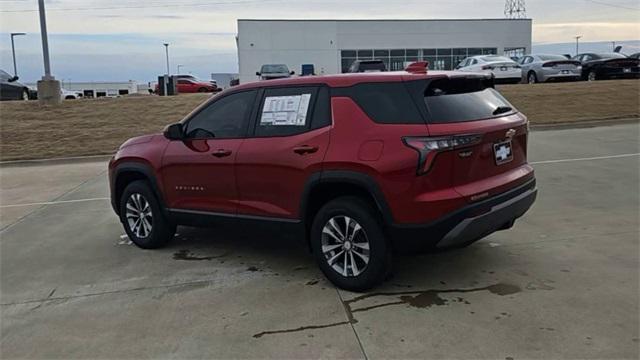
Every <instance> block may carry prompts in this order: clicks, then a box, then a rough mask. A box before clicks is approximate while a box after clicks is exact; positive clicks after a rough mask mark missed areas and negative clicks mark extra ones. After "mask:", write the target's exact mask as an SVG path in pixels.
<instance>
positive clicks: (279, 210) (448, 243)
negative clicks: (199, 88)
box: [109, 65, 537, 291]
mask: <svg viewBox="0 0 640 360" xmlns="http://www.w3.org/2000/svg"><path fill="white" fill-rule="evenodd" d="M527 138H528V122H527V119H526V117H525V116H524V115H522V114H521V113H519V112H518V111H517V110H515V109H514V108H513V106H512V105H511V104H509V102H508V101H507V100H505V99H504V98H503V97H502V96H501V95H500V94H499V93H498V92H497V91H496V90H495V89H494V88H493V79H492V78H490V77H487V75H484V74H473V73H462V72H436V71H433V72H432V71H428V72H427V70H426V67H425V66H424V65H422V66H412V67H410V68H408V69H407V71H401V72H380V73H360V74H343V75H331V76H317V77H315V76H313V77H299V78H289V79H282V80H273V81H268V82H255V83H248V84H244V85H240V86H236V87H233V88H231V89H228V90H225V91H223V92H222V93H221V94H219V95H217V96H215V97H213V98H211V99H210V100H208V101H206V102H205V103H203V104H202V105H201V106H199V107H198V108H197V109H195V110H194V111H193V112H192V113H191V114H189V115H188V116H187V117H186V118H184V119H183V120H182V121H181V122H179V123H176V124H172V125H169V126H167V128H165V131H164V134H158V135H148V136H142V137H137V138H133V139H130V140H128V141H127V142H125V143H124V144H123V145H122V146H121V147H120V149H119V150H118V152H117V154H116V155H115V156H114V158H113V159H112V160H111V162H110V164H109V177H110V187H111V202H112V205H113V208H114V210H115V212H116V213H117V214H118V215H119V216H120V220H121V221H122V223H123V225H124V228H125V230H126V232H127V234H128V236H129V238H130V239H131V240H132V241H133V242H134V243H135V244H137V245H138V246H140V247H142V248H145V249H146V248H157V247H160V246H162V245H164V244H165V243H167V241H169V240H170V239H171V238H172V237H173V235H174V233H175V231H176V225H191V226H194V225H195V226H205V225H210V224H215V223H216V221H223V222H230V221H234V222H237V223H238V225H243V224H255V223H256V222H260V223H261V224H275V225H278V226H279V229H283V227H285V228H286V229H287V231H299V234H300V238H301V239H305V241H306V242H307V243H308V245H309V247H310V249H311V251H312V252H313V254H314V255H315V258H316V259H317V262H318V264H319V266H320V268H321V269H322V271H323V272H324V274H325V275H326V276H327V278H329V279H330V280H331V281H332V282H333V283H334V284H336V285H337V286H339V287H341V288H344V289H349V290H354V291H361V290H365V289H368V288H370V287H372V286H375V285H376V284H378V283H379V282H381V281H382V280H383V279H384V278H385V275H386V274H387V273H388V271H389V270H390V265H391V254H392V252H393V251H394V250H399V249H411V250H414V249H416V250H424V249H435V248H451V247H462V246H466V245H469V244H471V243H472V242H474V241H476V240H479V239H481V238H482V237H485V236H487V235H489V234H491V233H492V232H495V231H498V230H504V229H508V228H510V227H511V226H513V224H514V221H515V220H516V219H517V218H519V217H520V216H522V215H523V214H524V213H525V212H526V211H527V210H528V209H529V207H530V206H531V205H532V204H533V202H534V200H535V198H536V193H537V190H536V185H535V178H534V172H533V168H532V167H531V166H530V165H529V164H528V163H527V158H526V155H527ZM239 229H242V228H239Z"/></svg>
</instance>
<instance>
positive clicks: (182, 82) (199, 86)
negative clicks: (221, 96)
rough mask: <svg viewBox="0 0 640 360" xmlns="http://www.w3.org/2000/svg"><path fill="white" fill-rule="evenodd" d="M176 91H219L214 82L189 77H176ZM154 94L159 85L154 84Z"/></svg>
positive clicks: (183, 92) (182, 92)
mask: <svg viewBox="0 0 640 360" xmlns="http://www.w3.org/2000/svg"><path fill="white" fill-rule="evenodd" d="M177 81H178V84H177V88H178V93H181V94H186V93H206V92H218V91H220V90H219V89H218V87H217V86H216V85H215V84H212V83H211V82H208V81H199V80H191V79H178V80H177ZM155 91H156V94H157V93H158V92H159V86H158V84H156V87H155Z"/></svg>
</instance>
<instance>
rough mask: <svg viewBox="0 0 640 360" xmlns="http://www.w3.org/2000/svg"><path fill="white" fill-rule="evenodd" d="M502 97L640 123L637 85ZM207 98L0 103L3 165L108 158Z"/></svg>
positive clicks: (535, 113) (556, 113)
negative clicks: (56, 104)
mask: <svg viewBox="0 0 640 360" xmlns="http://www.w3.org/2000/svg"><path fill="white" fill-rule="evenodd" d="M499 90H500V91H501V92H502V93H503V94H504V95H505V96H506V97H507V99H509V101H511V103H512V104H513V105H515V106H516V107H517V108H518V109H519V110H520V111H522V112H523V113H525V114H526V115H527V116H528V117H529V119H530V120H531V122H532V124H534V125H535V124H551V123H557V122H574V121H584V120H600V119H622V118H639V117H640V81H638V80H619V81H597V82H593V83H587V82H575V83H561V84H536V85H505V86H500V87H499ZM209 96H211V95H206V94H193V95H180V96H176V97H168V98H161V97H157V96H151V95H140V96H127V97H122V98H115V99H106V98H102V99H86V100H70V101H65V102H64V103H63V104H62V105H60V106H55V107H49V106H40V105H38V103H37V102H35V101H34V102H31V101H30V102H20V101H11V102H2V103H0V160H2V161H7V160H22V159H42V158H53V157H66V156H82V155H99V154H111V153H113V152H114V151H115V149H116V148H117V147H118V146H119V145H120V144H121V143H122V142H124V141H125V140H126V139H128V138H130V137H133V136H138V135H142V134H149V133H154V132H159V131H161V129H162V128H163V127H164V126H165V125H167V124H170V123H173V122H176V121H178V120H180V119H182V118H183V117H184V116H185V115H187V114H188V113H189V112H190V111H191V110H193V109H194V108H195V107H196V106H197V105H198V104H200V103H202V102H203V101H205V100H206V99H208V98H209Z"/></svg>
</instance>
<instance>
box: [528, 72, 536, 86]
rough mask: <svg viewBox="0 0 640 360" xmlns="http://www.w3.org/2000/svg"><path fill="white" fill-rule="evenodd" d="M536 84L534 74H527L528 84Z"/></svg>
mask: <svg viewBox="0 0 640 360" xmlns="http://www.w3.org/2000/svg"><path fill="white" fill-rule="evenodd" d="M535 83H536V75H535V74H534V73H531V74H529V84H535Z"/></svg>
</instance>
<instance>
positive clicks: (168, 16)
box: [0, 0, 640, 81]
mask: <svg viewBox="0 0 640 360" xmlns="http://www.w3.org/2000/svg"><path fill="white" fill-rule="evenodd" d="M504 2H505V1H504V0H482V1H476V0H439V1H425V0H402V1H393V0H209V1H207V0H145V1H142V0H48V1H46V4H47V22H48V30H49V35H50V40H49V41H50V43H49V46H50V50H51V56H52V69H53V73H54V75H55V76H56V78H58V79H72V80H73V81H89V80H128V79H134V80H140V81H148V80H151V79H153V78H154V77H155V76H156V74H159V73H162V72H163V71H164V69H165V61H164V47H163V46H162V43H163V42H169V43H171V47H170V52H171V63H172V68H173V69H172V71H175V65H177V64H183V65H185V66H184V67H183V69H182V71H181V72H193V73H194V74H195V75H198V76H201V77H203V78H204V77H207V78H208V77H209V73H211V72H236V71H237V59H236V46H235V39H234V37H235V35H236V27H237V24H236V20H237V19H239V18H255V19H269V18H291V19H436V18H445V19H446V18H448V19H451V18H503V17H504V15H503V10H504ZM526 3H527V16H528V17H530V18H532V19H533V21H534V22H533V42H534V45H538V46H540V45H544V44H552V43H568V42H571V41H572V38H573V36H574V35H576V34H581V35H583V39H582V41H583V42H585V43H587V42H598V41H600V42H604V41H607V42H608V41H614V40H615V41H622V40H640V5H639V1H638V0H561V1H560V0H528V1H526ZM36 10H37V1H36V0H0V68H1V69H3V70H5V71H8V72H13V71H12V68H13V65H12V61H11V43H10V37H9V33H11V32H27V33H28V35H27V36H23V37H18V38H16V52H17V57H18V67H19V68H18V73H19V74H20V75H21V78H22V79H23V80H24V81H34V80H37V79H38V78H39V77H41V76H42V72H43V70H42V48H41V43H40V37H39V23H38V12H37V11H36ZM625 44H626V46H627V47H628V49H626V50H627V51H628V52H634V50H635V51H640V49H638V48H637V47H638V41H634V42H629V43H625ZM601 45H602V44H601ZM594 46H595V45H594ZM585 50H587V49H585Z"/></svg>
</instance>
